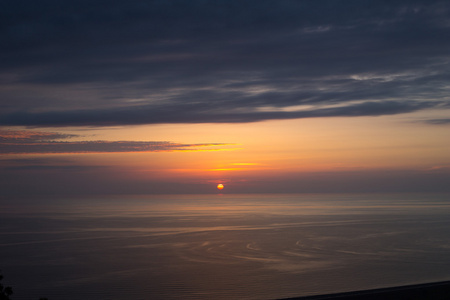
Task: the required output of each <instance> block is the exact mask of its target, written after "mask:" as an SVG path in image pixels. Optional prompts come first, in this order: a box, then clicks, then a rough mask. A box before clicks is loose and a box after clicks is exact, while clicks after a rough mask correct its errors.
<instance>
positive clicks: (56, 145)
mask: <svg viewBox="0 0 450 300" xmlns="http://www.w3.org/2000/svg"><path fill="white" fill-rule="evenodd" d="M73 137H76V135H66V134H59V133H48V132H36V131H8V130H3V131H0V154H33V153H34V154H47V153H112V152H175V151H220V150H231V149H234V148H231V147H230V146H232V145H234V144H227V143H202V144H182V143H174V142H166V141H67V140H59V139H67V138H73ZM57 139H58V140H57Z"/></svg>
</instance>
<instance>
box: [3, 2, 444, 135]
mask: <svg viewBox="0 0 450 300" xmlns="http://www.w3.org/2000/svg"><path fill="white" fill-rule="evenodd" d="M449 20H450V3H449V2H448V1H410V0H408V1H371V0H358V1H356V0H353V1H352V0H349V1H334V0H328V1H326V0H319V1H275V0H272V1H261V0H259V1H237V0H236V1H235V0H231V1H230V0H226V1H225V0H224V1H220V0H214V1H212V0H211V1H206V0H202V1H200V0H192V1H181V0H180V1H174V0H173V1H118V0H112V1H56V0H43V1H26V0H24V1H4V2H3V3H2V4H1V5H0V34H1V36H2V39H1V41H0V70H1V71H0V125H30V126H66V125H71V126H74V125H75V126H76V125H80V126H85V125H93V126H102V125H113V124H147V123H148V124H153V123H196V122H200V123H201V122H253V121H259V120H267V119H285V118H307V117H331V116H367V115H385V114H398V113H405V112H411V111H417V110H420V109H425V108H430V107H436V106H440V105H443V104H445V103H448V82H449V80H450V69H449V63H450V54H449V53H450V39H449V38H448V37H449V36H450V22H449ZM302 106H304V107H305V108H304V109H303V108H302ZM293 107H295V108H293ZM306 108H307V109H306ZM296 109H298V111H296Z"/></svg>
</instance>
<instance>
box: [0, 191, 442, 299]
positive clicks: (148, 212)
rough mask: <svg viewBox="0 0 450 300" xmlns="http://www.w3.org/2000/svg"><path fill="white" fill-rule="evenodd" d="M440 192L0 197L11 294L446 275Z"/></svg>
mask: <svg viewBox="0 0 450 300" xmlns="http://www.w3.org/2000/svg"><path fill="white" fill-rule="evenodd" d="M449 216H450V197H449V195H302V194H295V195H292V194H289V195H200V196H199V195H195V196H193V195H176V196H115V197H97V198H89V199H81V198H77V199H45V200H42V199H40V200H27V201H25V200H22V201H8V200H2V201H1V202H0V238H1V239H0V269H1V270H2V272H3V275H4V276H5V279H4V284H6V285H11V286H12V287H13V290H14V297H13V299H18V300H21V299H38V298H39V297H44V296H45V297H48V298H49V299H50V300H75V299H76V300H79V299H89V300H91V299H92V300H94V299H95V300H98V299H112V300H119V299H120V300H122V299H277V298H283V297H284V298H285V297H293V296H305V295H313V294H323V293H333V292H342V291H350V290H360V289H369V288H378V287H386V286H395V285H402V284H413V283H422V282H429V281H440V280H450V217H449Z"/></svg>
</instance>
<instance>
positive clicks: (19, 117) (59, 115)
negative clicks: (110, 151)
mask: <svg viewBox="0 0 450 300" xmlns="http://www.w3.org/2000/svg"><path fill="white" fill-rule="evenodd" d="M437 105H438V103H434V102H419V101H409V102H399V101H384V102H378V101H367V102H362V103H357V104H349V105H346V106H338V107H325V108H320V107H319V108H316V109H309V110H300V111H252V110H250V109H249V108H248V109H247V110H246V109H244V108H241V109H239V110H233V111H229V110H227V109H221V108H220V107H210V106H207V107H204V106H203V105H180V106H169V105H168V106H160V107H154V106H142V107H140V106H138V107H131V108H115V109H103V110H77V111H64V112H63V111H52V112H37V113H31V112H30V113H13V114H10V115H4V116H3V117H2V119H1V120H0V125H27V126H46V127H49V126H58V127H62V126H77V125H78V126H91V125H95V126H111V125H138V124H158V123H245V122H257V121H263V120H279V119H297V118H314V117H342V116H348V117H358V116H380V115H391V114H399V113H407V112H413V111H417V110H420V109H424V108H430V107H434V106H437ZM98 145H99V144H98ZM111 145H112V144H111ZM120 145H121V144H120V143H117V146H120ZM132 147H138V144H137V143H136V144H135V145H134V146H132Z"/></svg>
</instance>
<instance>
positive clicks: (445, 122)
mask: <svg viewBox="0 0 450 300" xmlns="http://www.w3.org/2000/svg"><path fill="white" fill-rule="evenodd" d="M424 122H425V123H428V124H433V125H449V124H450V119H431V120H425V121H424Z"/></svg>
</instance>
